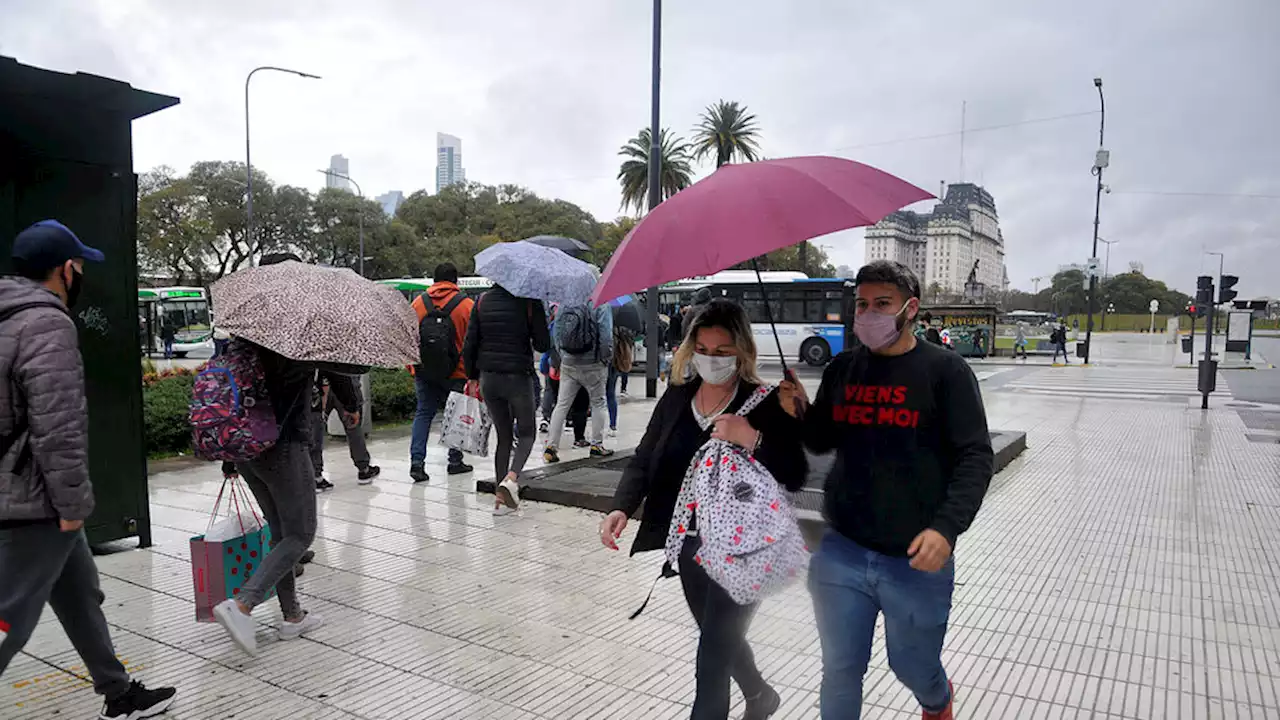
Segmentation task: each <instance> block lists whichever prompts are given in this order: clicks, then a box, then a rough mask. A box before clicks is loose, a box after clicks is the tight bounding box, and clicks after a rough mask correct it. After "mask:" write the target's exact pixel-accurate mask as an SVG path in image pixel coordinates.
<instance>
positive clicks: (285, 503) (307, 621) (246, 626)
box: [213, 253, 361, 656]
mask: <svg viewBox="0 0 1280 720" xmlns="http://www.w3.org/2000/svg"><path fill="white" fill-rule="evenodd" d="M285 261H294V262H301V260H300V259H299V258H298V256H297V255H294V254H292V253H269V254H267V255H264V256H263V257H262V259H261V261H259V263H258V264H259V265H261V266H266V265H274V264H276V263H281V262H285ZM237 352H256V353H257V355H258V358H259V360H260V362H261V364H262V369H263V372H264V375H265V378H264V381H263V386H264V389H265V390H266V394H267V396H268V397H269V398H270V399H271V409H272V411H273V413H274V414H275V417H276V423H277V425H278V426H279V428H280V430H279V436H278V437H277V439H276V443H275V445H273V446H272V447H271V448H270V449H269V450H267V451H266V452H264V453H262V454H261V455H259V456H258V457H255V458H253V459H252V460H247V461H244V462H236V463H231V462H224V463H223V464H222V473H223V475H224V476H226V477H237V476H240V477H243V478H244V480H245V484H247V485H248V486H249V490H250V492H252V493H253V496H254V498H256V499H257V501H258V505H259V506H260V507H261V508H262V514H263V515H264V516H265V518H266V521H267V525H268V526H269V527H270V528H271V542H272V546H271V549H270V550H268V551H267V553H266V555H264V556H263V557H262V564H261V565H259V566H258V568H257V570H256V571H254V573H253V576H252V577H250V578H249V580H248V581H247V582H246V583H245V584H244V587H243V588H241V590H240V594H239V595H237V596H236V597H235V599H234V600H230V599H229V600H224V601H223V602H221V603H219V604H218V605H216V606H214V608H213V616H214V619H216V620H217V621H218V624H219V625H221V626H222V628H223V629H224V630H225V631H226V632H227V635H228V636H229V637H230V638H231V640H232V642H234V643H235V644H236V645H237V646H238V647H239V648H240V649H241V650H243V651H244V652H246V653H247V654H249V655H251V656H256V655H257V654H258V641H257V635H256V629H257V624H256V623H255V622H254V620H253V618H252V617H251V616H250V613H251V612H253V609H254V608H255V607H257V606H258V605H261V604H262V602H263V601H264V600H265V599H266V596H267V593H268V592H269V591H270V590H271V589H272V588H275V590H276V597H277V599H278V600H279V601H280V610H281V613H282V614H283V616H284V623H283V624H281V626H280V628H279V630H278V637H279V638H280V639H281V640H296V639H297V638H299V637H302V636H303V635H304V634H306V633H308V632H310V631H312V630H315V629H317V628H319V627H320V626H321V625H323V624H324V620H323V619H322V618H321V617H320V616H319V615H316V614H314V613H308V612H307V611H305V610H303V609H302V605H301V604H300V603H299V601H298V590H297V585H296V583H295V579H294V573H295V572H296V567H297V565H298V564H299V563H300V562H301V560H302V558H303V556H304V555H305V554H306V552H307V549H308V548H310V547H311V543H312V542H313V541H314V540H315V536H316V493H315V483H314V482H313V481H314V479H315V472H314V469H313V468H312V466H311V452H310V451H311V433H312V432H313V426H312V422H311V420H312V418H311V417H310V415H311V412H310V408H311V404H312V393H313V391H314V388H315V376H316V372H317V371H319V372H320V373H321V374H322V375H324V376H325V377H326V378H327V379H328V380H329V391H330V392H331V393H335V394H336V395H337V396H338V399H339V400H340V401H341V402H342V404H343V405H344V406H346V407H353V408H359V407H361V404H360V398H359V397H356V396H354V395H351V396H346V395H345V393H346V392H347V391H348V389H349V388H350V387H351V386H350V385H349V384H344V383H343V382H342V381H341V375H343V373H338V372H334V371H333V370H330V369H327V368H325V367H320V366H318V365H317V364H315V363H306V362H300V361H297V360H291V359H289V358H286V357H284V356H282V355H280V354H278V353H275V352H272V351H270V350H268V349H266V348H264V347H260V346H257V345H252V344H251V343H248V341H246V340H244V339H243V338H236V339H233V340H232V341H231V345H230V346H229V347H228V348H227V353H228V354H229V355H230V354H232V353H237ZM335 378H337V379H338V382H334V380H335ZM352 415H353V417H352V422H353V424H356V425H358V424H359V423H360V411H359V410H357V411H356V412H355V413H353V414H352Z"/></svg>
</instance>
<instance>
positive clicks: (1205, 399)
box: [1199, 303, 1215, 410]
mask: <svg viewBox="0 0 1280 720" xmlns="http://www.w3.org/2000/svg"><path fill="white" fill-rule="evenodd" d="M1214 312H1215V308H1214V307H1213V305H1212V303H1211V304H1210V305H1209V314H1208V315H1206V316H1205V318H1204V360H1203V361H1202V362H1201V365H1202V366H1204V369H1201V370H1200V373H1199V374H1200V375H1201V376H1204V375H1205V373H1209V372H1212V368H1213V315H1214ZM1209 387H1210V385H1209V383H1208V381H1207V380H1201V382H1200V409H1201V410H1208V409H1209Z"/></svg>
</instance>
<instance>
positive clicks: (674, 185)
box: [618, 128, 693, 215]
mask: <svg viewBox="0 0 1280 720" xmlns="http://www.w3.org/2000/svg"><path fill="white" fill-rule="evenodd" d="M652 137H653V135H652V134H651V132H650V131H649V128H644V129H643V130H641V131H640V132H639V134H637V135H636V136H635V137H633V138H631V139H630V140H628V141H627V144H626V145H623V146H622V149H621V150H619V151H618V154H619V155H621V156H622V157H624V158H626V159H625V160H623V162H622V167H620V168H619V169H618V182H619V183H620V184H621V185H622V208H623V210H626V209H627V208H630V207H634V208H635V210H636V214H637V215H639V214H640V213H641V212H643V211H644V210H645V209H646V208H648V206H649V145H650V141H651V138H652ZM658 144H659V147H660V148H661V153H662V155H661V158H662V174H661V178H660V187H661V188H662V199H663V200H666V199H667V198H669V197H671V196H672V195H675V194H676V193H678V192H680V191H681V190H683V189H685V188H687V187H689V186H690V185H692V184H693V168H692V167H691V166H690V164H689V143H687V142H685V140H684V138H682V137H679V136H678V135H673V134H670V130H669V129H668V128H663V129H662V132H660V133H659V134H658Z"/></svg>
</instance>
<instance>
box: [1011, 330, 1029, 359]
mask: <svg viewBox="0 0 1280 720" xmlns="http://www.w3.org/2000/svg"><path fill="white" fill-rule="evenodd" d="M1013 354H1014V357H1021V358H1022V359H1023V360H1026V359H1027V324H1026V323H1024V322H1021V321H1019V322H1018V325H1017V327H1016V328H1015V329H1014V331H1013Z"/></svg>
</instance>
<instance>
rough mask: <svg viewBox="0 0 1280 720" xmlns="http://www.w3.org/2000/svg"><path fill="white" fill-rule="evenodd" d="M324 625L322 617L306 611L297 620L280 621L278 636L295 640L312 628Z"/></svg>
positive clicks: (315, 628) (282, 638)
mask: <svg viewBox="0 0 1280 720" xmlns="http://www.w3.org/2000/svg"><path fill="white" fill-rule="evenodd" d="M322 625H324V618H322V617H320V616H319V615H316V614H315V613H306V614H304V615H303V616H302V619H301V620H299V621H298V622H289V621H288V620H286V621H284V622H282V623H280V632H279V636H280V639H281V640H297V639H298V638H300V637H302V636H303V635H306V634H307V633H309V632H311V631H312V630H317V629H319V628H320V626H322Z"/></svg>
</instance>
